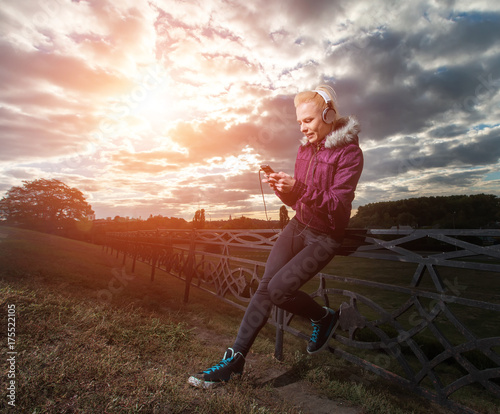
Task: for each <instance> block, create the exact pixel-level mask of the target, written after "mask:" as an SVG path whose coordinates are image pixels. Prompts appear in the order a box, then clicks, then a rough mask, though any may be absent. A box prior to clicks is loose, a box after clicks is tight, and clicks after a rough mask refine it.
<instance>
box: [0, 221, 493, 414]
mask: <svg viewBox="0 0 500 414" xmlns="http://www.w3.org/2000/svg"><path fill="white" fill-rule="evenodd" d="M149 274H150V268H149V267H148V266H146V265H143V264H140V263H138V264H137V266H136V270H135V273H133V274H132V273H129V270H128V269H127V268H122V267H121V261H120V260H118V259H116V258H115V257H113V256H111V255H107V254H105V253H104V252H103V251H102V249H101V248H100V247H98V246H95V245H91V244H86V243H81V242H77V241H73V240H67V239H63V238H59V237H55V236H50V235H45V234H40V233H35V232H30V231H26V230H19V229H12V228H6V227H0V303H1V306H0V309H1V310H2V311H1V314H2V327H3V328H2V330H1V331H0V341H1V343H2V350H3V351H4V352H3V353H2V355H4V361H6V360H7V351H8V348H7V344H8V338H7V336H8V334H7V332H8V330H7V326H8V325H7V322H8V317H9V316H11V317H12V316H13V314H12V313H10V314H9V311H8V310H9V309H13V308H12V305H14V306H15V343H14V344H12V346H13V348H12V349H11V350H14V351H15V352H16V353H17V354H16V356H15V365H14V366H13V365H12V363H11V364H8V363H7V361H6V362H5V363H4V364H3V365H2V371H1V388H2V390H3V392H2V394H1V397H0V398H1V401H0V407H1V409H2V412H16V413H17V412H19V413H139V412H141V413H291V414H292V413H301V412H303V413H307V412H309V411H308V410H307V408H306V407H307V401H305V402H304V401H303V402H302V404H298V403H297V400H296V398H295V399H294V398H292V397H294V396H293V395H287V394H284V393H283V389H285V388H286V387H281V386H280V385H279V384H278V382H277V379H278V378H287V379H288V381H289V382H290V381H292V380H293V381H295V382H300V383H302V384H306V385H307V386H308V387H311V388H310V389H311V390H314V394H315V395H320V396H323V397H328V398H330V399H333V400H335V401H337V402H339V404H341V405H342V406H345V407H349V406H351V407H354V408H352V409H353V410H354V409H355V410H357V411H349V412H357V413H373V414H375V413H380V414H382V413H384V414H387V413H389V414H391V413H395V414H398V413H399V414H406V413H414V414H423V413H429V412H433V413H441V414H446V413H448V411H447V410H445V409H443V408H441V407H438V406H436V405H434V404H431V403H430V402H429V401H427V400H423V399H420V398H418V397H414V396H412V395H411V394H409V393H408V391H407V390H405V389H399V388H397V387H395V386H393V385H391V384H388V383H386V382H385V381H382V380H380V379H378V378H374V377H373V376H372V375H371V374H369V373H366V372H364V371H363V370H361V369H359V368H357V367H353V366H352V365H349V364H348V363H346V362H343V361H341V360H339V359H338V358H335V357H333V356H332V355H330V354H329V353H321V354H320V355H318V356H314V357H310V356H308V355H307V354H305V343H304V341H301V340H298V339H296V338H294V337H292V336H291V335H286V337H285V350H284V351H285V361H284V362H278V361H276V360H275V359H273V357H272V354H273V351H274V330H273V329H271V327H269V328H267V327H266V328H265V329H264V330H263V332H262V334H261V335H260V336H259V338H258V340H257V341H256V343H255V346H254V348H253V353H252V354H251V355H249V357H248V364H247V368H248V369H247V370H246V373H245V374H244V375H243V376H242V377H241V378H239V379H237V380H235V381H233V382H231V383H229V384H227V385H226V386H224V387H219V388H217V389H215V390H210V391H202V390H198V389H194V388H192V387H190V386H188V385H187V383H186V380H187V377H188V376H189V374H190V373H192V372H196V371H199V370H200V368H203V369H204V368H207V367H209V366H211V365H212V364H214V363H215V362H218V360H220V358H221V356H222V353H223V351H224V349H225V348H226V347H227V346H230V345H231V343H232V338H233V337H234V335H235V333H236V330H237V327H238V324H239V321H240V319H241V316H242V313H241V312H240V311H239V310H235V309H234V308H232V307H230V306H229V305H226V304H224V303H221V302H220V301H218V300H217V299H216V298H214V297H212V296H210V295H207V294H205V293H203V292H200V291H198V290H197V289H195V288H192V289H191V294H190V301H189V303H188V304H184V303H183V301H182V299H183V295H184V284H183V283H182V282H181V281H179V280H178V279H175V278H172V277H167V276H165V275H164V274H163V273H161V272H158V273H157V276H156V280H155V282H153V283H151V282H150V279H149ZM9 332H10V331H9ZM12 370H13V371H12ZM9 372H13V373H14V380H15V407H12V406H10V405H9V404H8V402H9V401H10V400H9V398H7V392H6V389H7V387H8V386H9V381H10V379H9ZM295 397H296V396H295ZM311 398H312V397H311ZM327 402H328V400H325V407H326V406H327V405H326V404H327ZM484 408H485V411H484V412H490V413H494V412H497V411H493V410H495V407H493V408H491V406H486V407H484ZM325 412H326V411H325ZM335 412H338V413H342V411H341V409H340V408H339V409H338V410H335Z"/></svg>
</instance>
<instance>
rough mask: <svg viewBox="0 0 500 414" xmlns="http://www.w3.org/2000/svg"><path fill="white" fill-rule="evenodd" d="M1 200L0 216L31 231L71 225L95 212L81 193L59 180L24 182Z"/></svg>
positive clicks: (64, 227) (86, 218)
mask: <svg viewBox="0 0 500 414" xmlns="http://www.w3.org/2000/svg"><path fill="white" fill-rule="evenodd" d="M23 183H24V185H23V186H22V187H12V188H11V189H10V190H9V191H8V192H7V195H6V196H5V197H4V198H2V199H1V200H0V217H1V218H2V219H3V220H5V221H7V222H10V223H13V224H18V225H21V226H23V227H28V228H31V229H34V230H41V231H49V232H52V231H55V230H57V229H68V228H70V227H74V226H75V224H77V222H83V221H85V220H88V217H89V216H90V215H92V214H94V211H93V210H92V207H91V206H90V204H88V203H87V201H86V200H85V197H84V195H83V193H82V192H81V191H80V190H78V189H76V188H71V187H69V186H67V185H66V184H64V183H63V182H61V181H59V180H55V179H52V180H46V179H39V180H33V181H23Z"/></svg>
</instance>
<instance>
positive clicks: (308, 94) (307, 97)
mask: <svg viewBox="0 0 500 414" xmlns="http://www.w3.org/2000/svg"><path fill="white" fill-rule="evenodd" d="M314 89H315V90H320V91H322V92H324V93H326V94H327V95H328V96H329V97H330V99H331V100H332V103H331V105H332V108H333V109H334V110H335V113H336V117H338V113H339V111H338V107H337V94H336V93H335V90H334V89H333V88H332V87H331V86H329V85H319V86H317V87H316V88H314ZM305 102H315V103H316V105H318V107H319V108H320V109H321V111H323V110H324V109H325V108H326V107H327V103H326V102H325V100H324V99H323V97H322V96H321V95H320V94H319V93H318V92H315V91H314V90H311V91H304V92H299V93H298V94H297V95H295V98H294V100H293V103H294V105H295V108H297V106H299V105H300V104H302V103H305Z"/></svg>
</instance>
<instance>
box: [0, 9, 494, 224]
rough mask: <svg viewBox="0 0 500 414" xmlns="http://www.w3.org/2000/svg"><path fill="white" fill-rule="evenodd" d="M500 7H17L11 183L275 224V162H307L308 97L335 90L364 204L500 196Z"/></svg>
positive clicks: (12, 15) (3, 99)
mask: <svg viewBox="0 0 500 414" xmlns="http://www.w3.org/2000/svg"><path fill="white" fill-rule="evenodd" d="M490 3H491V4H488V5H487V6H485V4H484V3H483V2H475V1H472V2H471V1H467V2H466V1H458V2H454V4H453V7H451V6H447V5H445V4H441V3H436V2H435V3H432V4H428V3H424V2H413V3H412V4H407V3H400V4H396V5H390V4H388V3H383V2H382V3H377V4H375V3H370V2H367V1H358V2H354V3H349V2H345V3H344V4H343V5H342V6H339V5H338V4H337V2H308V1H296V2H286V1H257V2H244V1H236V2H224V1H219V0H213V1H207V2H202V3H197V4H195V3H191V2H183V1H177V0H154V1H145V0H141V1H125V0H124V1H107V0H103V1H94V0H89V1H71V2H70V1H63V0H50V1H42V0H40V1H38V0H33V1H23V2H6V3H5V4H3V6H2V10H1V11H0V16H1V17H0V22H1V24H2V26H1V27H2V34H3V35H2V40H1V41H0V47H1V53H2V72H1V74H0V76H1V81H2V91H1V92H0V126H1V131H2V132H1V134H0V144H1V148H2V151H1V152H0V153H1V155H0V163H1V164H0V191H1V192H2V193H5V192H6V191H7V190H8V189H9V188H11V187H12V186H15V185H20V184H21V183H22V181H23V180H33V179H38V178H47V179H52V178H54V179H58V180H61V181H63V182H64V183H66V184H68V185H69V186H72V187H77V188H79V189H80V190H81V191H82V192H83V193H84V194H85V196H86V197H87V199H88V200H89V202H90V203H91V205H92V208H93V209H94V210H95V212H96V216H97V217H98V218H106V217H115V216H117V215H119V216H129V217H142V218H145V217H148V216H150V215H151V214H152V215H163V216H168V217H182V218H185V219H187V220H191V219H192V217H193V214H194V212H195V211H196V210H197V209H199V208H204V209H205V210H206V211H207V217H208V215H210V218H212V219H227V218H228V217H229V215H232V216H233V217H238V216H242V215H244V216H247V217H253V218H264V206H263V203H262V195H261V190H260V183H259V174H258V171H259V165H260V164H261V163H269V164H272V166H273V168H274V169H275V170H278V171H279V170H282V171H285V172H288V173H290V174H292V173H293V165H294V160H295V155H296V152H297V148H298V146H299V140H300V138H301V134H300V131H299V128H298V126H297V122H296V115H295V108H294V105H293V97H294V95H295V94H296V93H298V92H300V91H303V90H309V89H312V88H314V87H315V86H316V85H318V84H320V83H328V84H330V85H332V86H333V87H334V88H335V89H336V91H337V95H338V101H339V108H340V111H341V113H342V114H344V115H355V116H356V117H357V118H358V119H359V122H360V124H361V130H362V132H361V134H360V145H361V147H362V149H363V151H364V154H365V169H364V172H363V175H362V177H361V180H360V183H359V186H358V190H357V194H356V200H355V204H354V209H357V208H358V207H359V206H360V205H365V204H368V203H373V202H378V201H386V200H398V199H404V198H411V197H419V196H432V195H451V194H480V193H487V194H496V195H500V180H499V173H498V172H499V171H500V162H499V159H500V145H498V144H499V140H500V138H499V131H500V124H499V121H498V120H499V119H500V116H499V115H500V114H499V112H500V105H499V102H500V94H499V92H498V91H499V88H500V82H499V76H500V75H499V72H498V61H499V60H498V53H499V52H498V47H497V41H496V39H498V34H499V29H498V28H499V27H500V25H499V24H498V23H499V21H500V18H499V16H500V6H499V5H497V4H495V3H494V2H490ZM264 192H265V196H266V203H267V209H268V211H269V212H270V217H271V218H274V219H277V218H278V214H279V208H280V206H281V205H282V203H281V202H280V201H279V199H277V198H276V197H274V195H273V194H272V192H271V191H270V190H269V189H268V188H265V189H264ZM290 213H291V214H293V213H292V212H291V211H290Z"/></svg>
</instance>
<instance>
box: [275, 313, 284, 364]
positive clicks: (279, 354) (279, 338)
mask: <svg viewBox="0 0 500 414" xmlns="http://www.w3.org/2000/svg"><path fill="white" fill-rule="evenodd" d="M284 312H285V311H284V310H283V309H281V308H278V307H276V342H275V344H274V357H275V358H276V359H277V360H278V361H282V360H283V320H284Z"/></svg>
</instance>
